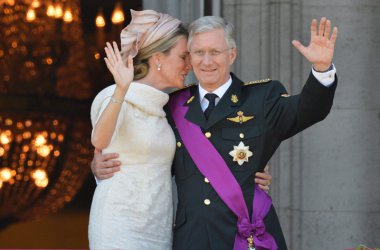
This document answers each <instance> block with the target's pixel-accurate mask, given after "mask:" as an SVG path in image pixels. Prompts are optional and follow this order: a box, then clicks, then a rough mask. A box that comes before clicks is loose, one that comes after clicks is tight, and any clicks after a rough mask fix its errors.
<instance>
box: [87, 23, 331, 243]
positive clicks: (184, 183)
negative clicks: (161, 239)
mask: <svg viewBox="0 0 380 250" xmlns="http://www.w3.org/2000/svg"><path fill="white" fill-rule="evenodd" d="M330 31H331V23H330V21H329V20H327V19H326V18H322V19H321V20H320V24H319V28H317V21H316V20H313V21H312V24H311V41H310V44H309V46H307V47H304V46H303V45H301V44H300V42H298V41H293V45H294V46H295V47H296V48H297V49H298V50H299V51H300V52H301V53H302V54H303V55H304V56H305V58H306V59H308V60H309V62H310V63H311V64H312V66H313V68H312V73H311V74H310V76H309V79H308V80H307V82H306V84H305V86H304V88H303V90H302V92H301V94H299V95H295V96H289V95H288V94H287V92H286V90H285V88H284V87H283V86H282V85H281V83H279V82H277V81H270V80H263V81H256V82H248V83H243V82H242V81H240V80H239V79H238V78H237V77H236V76H235V75H234V74H232V73H230V67H231V65H232V64H233V62H234V60H235V58H236V54H237V51H236V45H235V41H234V39H233V36H232V33H233V28H232V25H231V24H229V23H227V22H225V21H224V20H223V19H222V18H219V17H202V18H199V19H197V20H196V21H194V22H193V23H192V24H191V25H190V27H189V32H190V36H189V41H188V48H189V53H190V60H191V64H192V67H193V70H194V73H195V75H196V77H197V79H198V80H199V84H198V86H190V87H189V88H186V89H184V90H180V91H177V92H176V93H174V94H172V95H171V100H170V103H169V110H170V112H168V116H169V121H171V123H172V125H173V129H174V132H175V135H176V138H177V150H176V155H175V159H174V163H173V172H174V174H175V178H176V184H177V188H178V208H177V216H176V222H175V227H174V243H173V249H180V250H183V249H202V250H207V249H219V250H220V249H223V250H224V249H225V250H227V249H235V250H237V249H239V250H240V249H247V248H248V249H254V248H255V247H256V248H257V249H287V247H286V243H285V240H284V237H283V233H282V230H281V227H280V224H279V221H278V218H277V215H276V212H275V210H274V208H273V206H272V204H271V200H270V198H268V196H266V195H263V194H262V192H261V191H260V190H258V189H256V188H255V182H254V176H255V173H258V172H262V171H263V169H264V166H265V164H266V162H268V161H269V159H270V158H271V156H272V155H273V153H274V152H275V150H276V149H277V148H278V146H279V145H280V143H281V141H283V140H285V139H287V138H289V137H291V136H293V135H295V134H296V133H298V132H300V131H302V130H303V129H305V128H307V127H309V126H311V125H313V124H314V123H316V122H318V121H320V120H323V119H324V118H325V117H326V116H327V114H328V113H329V111H330V109H331V106H332V102H333V97H334V92H335V88H336V84H337V79H336V77H335V68H334V66H333V65H332V63H331V62H332V58H333V53H334V44H335V39H336V37H337V28H334V29H333V31H332V35H331V36H330ZM96 157H98V160H97V159H95V164H94V168H93V169H95V171H94V172H95V173H96V171H99V168H100V167H97V165H98V166H99V165H100V163H101V161H103V159H100V156H99V155H96Z"/></svg>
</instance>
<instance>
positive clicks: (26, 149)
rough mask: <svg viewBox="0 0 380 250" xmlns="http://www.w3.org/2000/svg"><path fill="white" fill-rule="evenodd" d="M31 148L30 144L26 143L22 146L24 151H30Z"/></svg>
mask: <svg viewBox="0 0 380 250" xmlns="http://www.w3.org/2000/svg"><path fill="white" fill-rule="evenodd" d="M29 149H30V148H29V146H28V145H25V146H23V147H22V151H23V152H28V151H29Z"/></svg>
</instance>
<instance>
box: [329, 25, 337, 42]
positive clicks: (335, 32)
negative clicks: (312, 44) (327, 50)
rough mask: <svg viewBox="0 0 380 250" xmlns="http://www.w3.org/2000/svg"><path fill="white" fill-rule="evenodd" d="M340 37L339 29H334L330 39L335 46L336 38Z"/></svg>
mask: <svg viewBox="0 0 380 250" xmlns="http://www.w3.org/2000/svg"><path fill="white" fill-rule="evenodd" d="M337 36H338V28H337V27H334V29H333V32H332V34H331V38H330V40H331V42H332V43H333V44H335V40H336V37H337Z"/></svg>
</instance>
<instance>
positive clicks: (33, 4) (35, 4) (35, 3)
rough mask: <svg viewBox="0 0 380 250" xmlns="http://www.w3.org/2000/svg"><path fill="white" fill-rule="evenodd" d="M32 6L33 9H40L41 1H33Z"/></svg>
mask: <svg viewBox="0 0 380 250" xmlns="http://www.w3.org/2000/svg"><path fill="white" fill-rule="evenodd" d="M31 6H32V7H33V8H38V7H40V1H38V0H33V2H32V4H31Z"/></svg>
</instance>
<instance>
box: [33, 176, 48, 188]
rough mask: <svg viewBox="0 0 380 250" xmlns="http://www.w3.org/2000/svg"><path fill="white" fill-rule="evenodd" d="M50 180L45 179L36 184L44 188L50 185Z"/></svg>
mask: <svg viewBox="0 0 380 250" xmlns="http://www.w3.org/2000/svg"><path fill="white" fill-rule="evenodd" d="M48 183H49V179H48V178H45V179H43V180H35V181H34V184H36V186H37V187H40V188H44V187H46V186H47V185H48Z"/></svg>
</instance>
